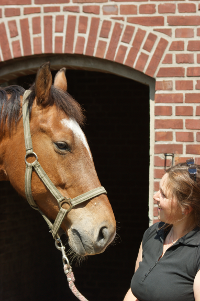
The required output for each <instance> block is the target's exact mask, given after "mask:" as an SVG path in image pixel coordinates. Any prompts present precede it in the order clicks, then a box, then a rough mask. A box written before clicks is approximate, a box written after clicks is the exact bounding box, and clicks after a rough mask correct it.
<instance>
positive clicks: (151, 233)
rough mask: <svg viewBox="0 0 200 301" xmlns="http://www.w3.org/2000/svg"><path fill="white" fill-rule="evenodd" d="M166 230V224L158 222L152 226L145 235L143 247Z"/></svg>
mask: <svg viewBox="0 0 200 301" xmlns="http://www.w3.org/2000/svg"><path fill="white" fill-rule="evenodd" d="M164 228H165V223H163V222H158V223H155V224H153V225H152V226H150V227H149V228H148V229H147V230H146V231H145V232H144V235H143V239H142V245H144V244H145V243H146V242H147V241H148V240H149V239H150V238H151V237H154V236H155V235H156V233H158V232H159V231H163V230H164Z"/></svg>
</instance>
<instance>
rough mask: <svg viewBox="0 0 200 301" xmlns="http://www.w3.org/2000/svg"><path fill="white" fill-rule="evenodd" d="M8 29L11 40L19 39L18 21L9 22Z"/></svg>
mask: <svg viewBox="0 0 200 301" xmlns="http://www.w3.org/2000/svg"><path fill="white" fill-rule="evenodd" d="M8 27H9V30H10V37H11V38H14V37H17V36H18V30H17V24H16V21H14V20H13V21H9V22H8Z"/></svg>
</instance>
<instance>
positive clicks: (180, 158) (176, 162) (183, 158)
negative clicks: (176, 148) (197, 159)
mask: <svg viewBox="0 0 200 301" xmlns="http://www.w3.org/2000/svg"><path fill="white" fill-rule="evenodd" d="M189 158H190V157H182V156H181V157H178V156H175V164H178V163H185V162H186V160H187V159H189Z"/></svg>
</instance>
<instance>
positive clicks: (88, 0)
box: [73, 0, 108, 3]
mask: <svg viewBox="0 0 200 301" xmlns="http://www.w3.org/2000/svg"><path fill="white" fill-rule="evenodd" d="M73 2H74V3H94V0H73ZM103 2H108V0H95V3H103Z"/></svg>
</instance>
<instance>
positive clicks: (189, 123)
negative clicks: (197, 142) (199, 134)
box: [185, 119, 200, 130]
mask: <svg viewBox="0 0 200 301" xmlns="http://www.w3.org/2000/svg"><path fill="white" fill-rule="evenodd" d="M185 127H186V129H188V130H200V120H199V119H186V121H185Z"/></svg>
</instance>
